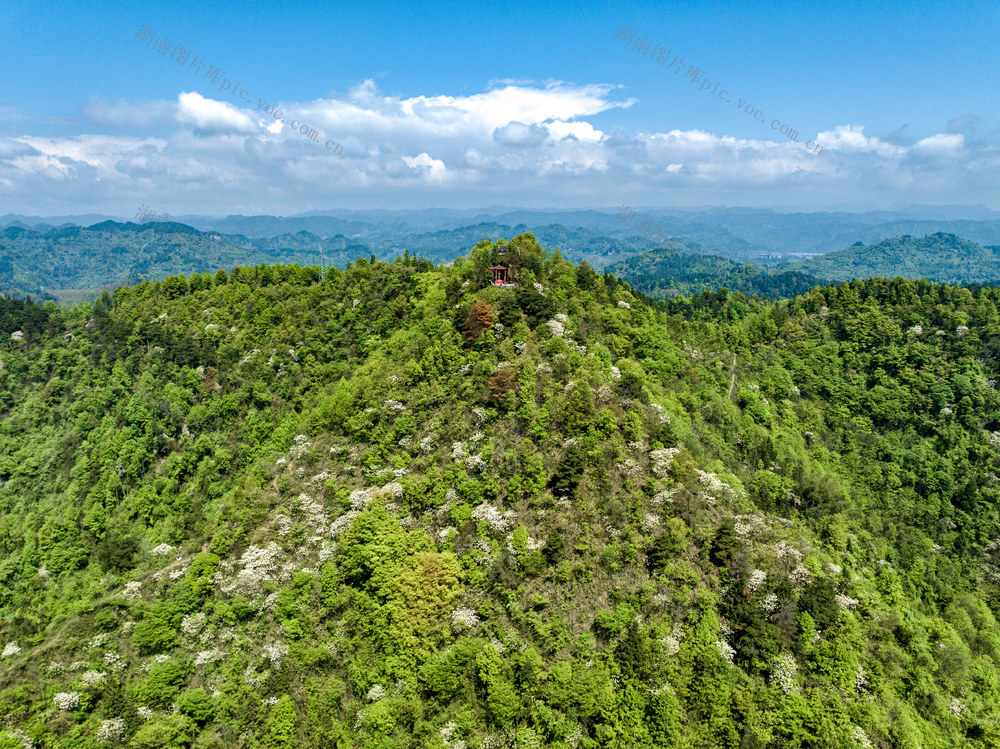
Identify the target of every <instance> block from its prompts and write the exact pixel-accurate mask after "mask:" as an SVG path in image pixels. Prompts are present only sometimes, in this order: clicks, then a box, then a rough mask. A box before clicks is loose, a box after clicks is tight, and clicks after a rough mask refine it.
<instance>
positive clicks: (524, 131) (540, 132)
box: [493, 122, 549, 146]
mask: <svg viewBox="0 0 1000 749" xmlns="http://www.w3.org/2000/svg"><path fill="white" fill-rule="evenodd" d="M548 137H549V131H548V129H547V128H545V127H542V126H541V125H539V124H537V123H534V124H531V125H525V124H524V123H523V122H509V123H507V124H506V125H504V126H503V127H498V128H496V129H495V130H494V131H493V140H494V141H496V142H497V143H499V144H500V145H502V146H538V145H541V144H542V143H543V142H544V141H545V139H546V138H548Z"/></svg>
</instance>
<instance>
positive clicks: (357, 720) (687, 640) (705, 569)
mask: <svg viewBox="0 0 1000 749" xmlns="http://www.w3.org/2000/svg"><path fill="white" fill-rule="evenodd" d="M499 262H505V263H507V264H509V265H510V266H511V267H512V268H514V269H515V272H516V278H517V285H516V288H513V289H500V288H494V287H492V286H491V285H490V273H489V270H488V268H489V267H490V266H491V265H495V264H497V263H499ZM998 302H1000V294H998V292H997V290H996V289H991V288H984V289H980V290H978V291H977V292H976V293H972V292H970V291H969V290H968V289H964V288H959V287H953V286H947V285H942V284H933V283H928V282H912V281H903V280H897V281H885V280H880V279H876V280H870V281H865V282H853V283H849V284H845V285H842V286H827V287H824V288H821V289H816V290H812V291H810V292H809V293H808V294H805V295H802V296H798V297H796V298H794V299H792V300H790V301H781V302H769V301H768V302H764V301H758V300H752V299H751V300H747V299H745V298H744V299H742V300H741V299H739V298H737V297H734V296H732V295H728V294H725V293H720V292H706V293H703V294H701V295H698V296H696V297H694V298H692V299H689V300H674V301H673V302H672V303H671V309H672V310H673V313H668V312H665V311H662V310H657V309H654V308H653V307H651V306H649V305H648V304H647V303H646V301H645V297H644V296H643V295H641V294H639V293H638V292H633V291H632V290H631V289H630V287H629V286H628V285H627V284H624V283H621V282H619V281H616V280H615V279H614V277H613V276H599V275H597V274H596V273H595V272H594V271H593V270H592V269H591V268H590V267H589V266H588V265H586V264H584V263H581V264H580V265H578V266H573V265H571V264H570V263H568V262H566V261H565V260H563V259H561V258H560V257H559V256H558V255H549V254H547V253H545V252H544V251H543V250H542V249H541V247H540V246H539V245H538V244H537V242H536V241H535V239H534V238H533V237H532V236H531V235H523V236H519V237H516V238H514V239H513V240H511V242H510V243H509V245H508V246H507V247H504V246H496V245H494V244H492V243H490V242H481V243H480V244H478V245H477V246H476V247H475V248H474V249H473V250H472V252H471V253H469V259H468V260H467V261H465V262H461V263H457V264H456V266H455V267H451V268H445V269H439V268H435V267H434V266H433V265H432V264H430V263H429V262H426V261H423V260H416V259H414V258H412V257H409V256H404V257H401V258H399V259H397V260H396V261H395V262H394V263H391V264H387V263H384V262H374V263H371V262H368V261H367V260H364V259H362V260H358V261H356V262H354V263H352V264H351V265H350V266H349V267H347V268H345V269H343V270H340V269H328V270H327V272H326V273H325V274H323V273H321V272H320V269H319V268H318V267H310V268H301V267H297V266H259V267H256V268H245V267H240V268H236V269H234V270H233V271H232V272H231V273H227V272H225V271H218V272H216V273H213V274H205V275H203V274H195V275H192V276H173V277H170V278H168V279H166V280H164V281H162V282H160V281H157V282H143V283H140V284H138V285H136V286H133V287H130V288H120V289H118V290H116V291H115V293H114V295H113V296H112V295H110V294H104V295H102V296H101V298H100V299H98V300H97V301H96V302H94V303H93V304H89V303H88V304H82V305H79V306H77V307H75V308H74V309H72V310H61V309H60V308H58V307H56V306H55V305H53V304H51V303H49V304H46V305H44V306H38V305H36V304H29V303H26V302H23V301H18V300H3V302H2V303H0V333H2V338H3V340H2V342H0V409H2V417H3V418H2V419H0V447H2V449H0V555H2V556H0V714H2V715H3V716H4V727H3V729H0V746H3V747H4V748H5V749H6V748H7V747H20V746H27V745H29V744H33V745H35V746H39V747H57V746H58V747H81V748H82V747H98V746H106V745H108V744H112V745H113V744H119V745H123V744H127V745H129V746H134V747H175V746H194V747H269V748H278V747H280V748H285V747H287V748H288V749H292V748H293V747H294V748H298V747H331V746H336V747H344V748H345V749H346V748H347V747H372V748H373V749H374V748H375V747H386V748H387V747H399V748H401V749H402V748H407V749H409V748H411V747H412V748H413V749H417V748H418V747H420V748H423V747H436V748H437V749H458V748H459V747H463V746H464V747H469V749H486V748H490V749H493V748H495V747H537V746H552V747H559V748H560V749H569V748H570V747H575V748H577V749H583V748H586V749H593V748H597V747H638V748H640V749H642V748H647V749H652V748H653V747H669V746H691V747H696V746H697V747H702V746H711V747H731V748H732V749H737V747H782V748H787V747H799V748H801V749H805V748H806V747H834V746H837V747H840V746H842V747H855V746H859V747H860V746H881V747H889V746H894V747H907V748H911V747H912V748H913V749H917V747H929V746H940V747H945V746H946V747H955V748H959V747H997V746H1000V720H998V716H1000V633H998V632H1000V629H998V624H997V618H996V617H997V614H998V611H1000V588H998V583H1000V541H998V536H1000V514H998V502H1000V485H998V482H1000V479H998V472H1000V393H998V392H997V389H996V384H997V381H998V379H1000V373H998V371H997V370H998V354H1000V313H998V310H997V304H998Z"/></svg>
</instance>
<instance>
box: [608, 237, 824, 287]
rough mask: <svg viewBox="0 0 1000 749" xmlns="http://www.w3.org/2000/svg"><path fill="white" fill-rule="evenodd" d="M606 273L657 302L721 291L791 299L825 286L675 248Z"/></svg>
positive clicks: (637, 258) (621, 264)
mask: <svg viewBox="0 0 1000 749" xmlns="http://www.w3.org/2000/svg"><path fill="white" fill-rule="evenodd" d="M604 270H605V272H607V273H613V274H614V275H616V276H618V277H619V278H621V279H622V280H624V281H627V282H628V283H629V284H631V286H632V287H633V288H635V289H638V290H639V291H641V292H643V293H645V294H649V295H650V296H652V297H656V298H670V297H672V296H675V295H677V294H686V295H691V294H697V293H700V292H702V291H705V290H708V289H711V290H714V289H721V288H727V289H729V290H730V291H740V292H743V293H744V294H749V295H754V296H761V297H772V296H776V297H789V296H795V295H797V294H802V293H805V292H807V291H809V290H810V289H812V288H813V287H814V286H821V285H823V283H824V282H823V281H822V280H821V279H819V278H817V277H816V276H811V275H809V274H807V273H802V272H801V271H787V272H782V273H768V272H766V271H763V270H761V269H760V268H757V267H755V266H753V265H740V264H739V263H736V262H734V261H732V260H729V259H728V258H723V257H717V256H714V255H692V254H688V253H682V252H678V251H677V250H675V249H673V248H661V249H655V250H650V251H648V252H644V253H642V254H641V255H636V256H634V257H631V258H627V259H625V260H619V261H618V262H616V263H612V264H611V265H609V266H607V267H606V268H605V269H604Z"/></svg>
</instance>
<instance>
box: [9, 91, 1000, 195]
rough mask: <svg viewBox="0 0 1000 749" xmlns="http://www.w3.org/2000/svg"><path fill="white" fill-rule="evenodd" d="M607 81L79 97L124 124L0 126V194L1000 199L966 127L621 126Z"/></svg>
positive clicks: (96, 118)
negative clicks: (338, 148) (631, 129)
mask: <svg viewBox="0 0 1000 749" xmlns="http://www.w3.org/2000/svg"><path fill="white" fill-rule="evenodd" d="M619 95H620V93H619V91H618V87H616V86H612V85H605V84H592V85H572V84H567V83H565V82H561V81H555V82H552V81H550V82H545V83H537V82H514V81H502V82H497V83H495V84H494V85H493V86H492V87H491V88H489V89H488V90H485V91H482V92H479V93H474V94H471V95H468V96H449V95H436V96H415V97H400V96H390V95H386V94H383V93H381V92H380V91H379V90H378V88H377V86H376V84H375V82H374V81H372V80H366V81H363V82H361V83H359V84H358V85H357V86H355V87H354V88H353V89H351V90H350V91H349V92H347V93H346V94H344V95H341V96H334V97H329V98H322V99H315V100H311V101H304V102H295V101H277V102H276V103H277V106H278V108H280V109H281V110H282V112H283V114H282V119H284V120H285V124H284V125H282V123H280V122H279V121H276V120H274V119H273V118H272V117H271V116H264V115H263V114H261V112H263V110H260V111H259V112H258V110H257V107H256V97H255V98H254V102H253V103H240V102H236V103H233V102H232V101H230V100H225V101H223V100H217V99H214V98H210V97H206V96H202V95H201V94H199V93H197V92H184V93H181V94H180V95H179V96H178V97H177V99H176V100H175V101H154V102H127V101H119V102H115V103H109V102H106V101H104V100H101V99H98V98H95V99H93V100H91V102H90V103H89V104H87V105H86V107H85V108H84V112H85V114H86V115H87V117H88V118H89V120H88V122H89V127H90V129H92V130H100V126H101V125H111V126H115V127H116V128H124V129H126V131H128V129H129V128H133V129H135V132H134V133H133V134H131V135H106V134H102V133H100V132H97V133H94V132H88V133H80V134H72V135H62V136H46V137H39V136H34V135H22V136H18V137H7V138H3V137H0V200H4V202H5V204H6V205H7V206H9V208H8V210H11V211H15V212H17V211H20V212H30V213H33V214H38V213H51V214H59V213H80V212H84V211H101V212H106V213H112V214H117V215H131V213H133V212H134V206H133V205H132V204H133V202H135V201H134V200H133V199H132V198H133V196H134V197H135V198H136V199H137V200H140V199H141V200H143V201H145V202H147V203H149V204H151V205H152V204H155V205H156V206H157V209H158V210H159V211H160V212H161V213H166V212H170V213H173V214H175V215H176V214H183V213H194V212H198V213H218V214H222V215H225V214H228V213H230V212H232V209H233V207H234V206H240V212H243V213H252V212H260V213H271V214H274V213H284V214H289V213H298V212H302V211H308V210H312V209H323V208H329V207H331V206H342V207H363V206H373V205H384V206H386V207H424V206H428V205H439V206H447V205H455V206H476V205H486V204H496V203H507V204H522V205H530V204H531V203H532V202H536V201H537V202H541V203H543V204H545V205H553V206H559V205H564V206H579V205H595V204H596V205H604V204H609V203H617V202H626V203H627V202H638V203H641V204H647V205H648V204H656V203H660V204H677V205H699V204H702V205H703V204H706V203H713V204H719V203H721V202H724V203H727V204H730V205H768V204H770V205H812V206H813V207H816V208H822V207H825V206H828V205H830V204H833V203H838V202H844V201H855V202H857V201H865V202H868V203H870V204H871V205H876V204H885V202H886V201H890V200H891V201H892V202H894V203H896V202H932V203H941V202H954V203H986V204H993V205H998V204H1000V163H998V162H1000V150H998V148H997V144H996V143H993V142H991V143H985V142H983V141H982V140H977V139H974V138H973V137H972V136H970V135H968V134H965V135H964V136H963V135H962V134H959V133H955V132H944V133H930V134H926V135H925V136H924V137H923V139H922V140H916V139H915V138H914V139H908V140H906V141H903V140H902V139H901V138H900V137H898V136H897V135H893V134H889V135H887V136H886V137H885V138H880V137H878V136H874V135H867V134H865V132H864V127H863V126H860V125H853V124H847V125H839V126H837V127H835V128H832V129H831V130H828V131H825V132H821V133H819V134H818V135H817V136H816V140H818V141H819V142H820V143H821V144H822V145H823V146H824V150H823V153H822V154H818V155H817V154H814V153H810V152H809V151H808V150H806V149H805V148H804V143H794V142H791V141H786V140H781V139H780V138H778V137H775V139H774V140H756V139H753V138H740V137H734V136H731V135H727V134H725V133H719V132H711V131H710V130H708V129H688V130H681V129H677V128H671V127H670V123H669V122H667V123H665V126H664V128H663V129H662V130H661V131H659V132H641V133H638V134H629V133H626V132H624V131H623V130H622V129H621V128H620V126H615V125H614V124H613V113H614V110H616V109H621V108H627V107H631V106H632V105H633V104H634V103H635V100H634V99H628V100H627V101H619V100H617V99H616V97H617V96H619ZM597 115H600V118H599V120H598V119H597ZM293 119H294V120H298V123H305V124H307V125H308V126H309V127H313V128H316V130H317V131H318V132H319V135H318V136H317V137H318V138H319V143H316V142H314V141H312V140H310V139H309V138H307V137H305V136H304V135H302V134H301V133H300V132H299V131H298V123H297V124H296V128H295V129H293V128H292V127H291V122H292V120H293ZM609 122H610V123H612V124H610V125H609V124H608V123H609ZM599 123H600V124H599ZM959 125H961V126H963V127H969V128H971V127H973V126H974V125H975V118H973V117H972V116H969V115H963V117H961V118H957V119H956V120H952V121H951V122H949V123H948V124H947V127H948V128H953V129H957V128H958V126H959ZM153 127H155V128H156V130H155V134H156V136H157V137H151V134H150V132H149V130H150V129H151V128H153ZM47 132H48V130H47ZM890 138H891V139H893V140H894V141H898V142H890V141H889V139H890ZM329 139H334V140H335V141H336V143H338V144H341V145H342V146H343V152H342V154H341V155H336V154H335V153H334V152H333V151H331V150H330V149H327V148H325V145H324V144H325V143H326V142H327V141H328V140H329ZM806 139H807V138H806V137H805V136H802V140H803V141H805V140H806ZM914 141H916V142H914ZM432 154H433V155H432ZM123 196H128V206H127V207H126V208H125V209H124V210H123V209H121V208H120V207H119V206H120V203H121V202H122V200H123Z"/></svg>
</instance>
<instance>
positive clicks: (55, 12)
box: [0, 0, 1000, 216]
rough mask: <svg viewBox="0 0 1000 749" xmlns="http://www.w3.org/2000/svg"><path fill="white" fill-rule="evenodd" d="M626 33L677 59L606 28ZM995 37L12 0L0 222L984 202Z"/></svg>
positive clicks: (695, 7) (687, 10)
mask: <svg viewBox="0 0 1000 749" xmlns="http://www.w3.org/2000/svg"><path fill="white" fill-rule="evenodd" d="M622 25H626V26H628V27H630V29H631V30H632V31H634V32H636V34H637V36H638V37H645V38H647V39H648V40H650V41H651V43H652V44H651V50H652V49H654V48H655V46H656V45H661V46H662V47H664V48H666V49H669V50H670V58H669V59H670V60H671V61H672V60H673V58H674V57H679V58H683V60H684V64H683V68H682V69H681V70H682V72H681V73H680V74H675V73H674V72H672V71H669V70H668V69H667V68H666V67H665V66H661V65H659V64H657V63H656V62H655V61H653V60H651V57H652V54H651V53H650V54H646V55H645V56H643V55H641V54H640V52H639V51H637V50H635V49H633V47H632V44H631V43H630V44H629V45H626V44H623V43H622V42H621V41H619V40H617V39H616V38H615V36H616V33H617V32H618V31H619V28H620V27H621V26H622ZM141 27H149V28H151V29H152V30H154V31H155V33H156V36H157V37H158V38H159V37H162V36H164V35H165V36H166V37H167V38H168V39H169V44H170V50H171V52H172V51H173V49H174V46H175V45H176V44H180V45H182V46H183V47H185V48H187V49H188V50H190V52H191V54H192V55H193V56H199V57H203V58H204V67H203V68H202V70H201V73H202V74H203V73H205V72H207V70H208V66H210V65H214V66H216V67H218V68H220V69H221V70H222V71H224V76H223V79H228V80H230V83H231V85H232V84H235V83H236V82H239V84H240V87H239V89H240V91H245V92H246V94H245V97H244V100H243V101H240V99H239V97H238V96H237V95H235V94H233V93H230V92H222V91H220V90H219V86H218V85H215V86H213V85H212V84H211V83H210V81H209V80H208V79H206V78H204V77H203V75H202V74H196V73H195V72H193V69H191V68H189V67H182V66H181V65H179V64H178V63H177V62H176V61H172V60H169V59H168V56H169V53H168V55H161V54H160V53H159V52H156V51H154V49H153V48H152V47H151V46H146V45H144V44H143V43H141V42H140V41H139V40H137V39H135V38H134V37H135V34H136V32H137V31H138V30H139V29H140V28H141ZM998 32H1000V3H996V2H995V0H993V1H992V2H958V3H944V2H936V3H929V2H897V3H893V4H886V5H885V6H883V7H878V6H876V5H874V4H872V3H858V2H835V3H834V2H818V3H801V2H798V3H792V2H764V3H761V2H725V3H723V2H719V3H706V2H673V3H668V4H652V3H615V4H604V3H596V2H594V3H589V2H584V3H582V4H581V3H572V4H571V3H564V2H549V3H542V4H536V3H526V2H518V1H515V2H502V3H500V2H490V3H477V4H471V3H468V4H443V3H421V2H406V3H403V2H384V3H379V4H377V5H374V4H372V5H367V4H361V3H354V4H346V3H343V4H333V3H318V2H296V3H287V2H259V1H253V0H251V1H249V2H247V1H245V0H244V1H242V2H227V1H223V2H203V3H184V4H181V3H176V2H168V1H160V2H130V3H124V2H90V3H87V4H82V3H76V2H73V3H70V2H22V1H21V0H13V1H12V0H7V2H5V3H3V4H2V5H0V56H2V61H0V70H2V71H3V73H2V78H0V81H2V86H0V214H2V213H7V212H11V213H27V214H32V215H54V214H67V213H85V212H100V213H108V214H112V215H122V216H126V215H132V213H134V211H135V210H137V209H138V206H139V204H140V203H144V204H146V205H149V206H150V207H151V208H153V209H156V210H157V211H158V212H159V213H161V214H162V213H173V214H183V213H206V214H217V215H226V214H231V213H245V214H249V213H272V214H284V215H287V214H293V213H299V212H304V211H309V210H322V209H327V208H369V207H382V208H421V207H430V206H442V207H461V208H473V207H479V206H487V205H498V204H504V205H510V206H524V207H566V208H573V207H595V206H614V205H618V204H621V203H630V204H633V205H642V206H654V205H655V206H705V205H728V206H739V205H745V206H770V207H776V208H780V209H786V210H793V209H797V210H828V209H849V210H866V209H871V208H890V207H894V206H898V205H903V204H909V203H925V204H982V205H986V206H988V207H990V208H992V209H1000V97H998V96H997V91H1000V85H998V84H1000V80H998V79H1000V63H998V61H997V60H998V58H1000V55H998V51H1000V50H998V47H1000V44H998V41H997V40H998V38H1000V33H998ZM633 40H634V39H633ZM191 59H192V58H189V61H190V60H191ZM692 65H693V66H696V68H697V70H696V71H695V72H697V73H699V74H700V75H701V76H702V77H703V79H708V80H710V81H711V82H712V83H711V87H709V88H708V90H707V91H700V90H699V88H698V85H692V84H691V83H690V82H689V80H688V79H686V78H685V77H684V76H685V74H691V72H692V71H691V66H692ZM678 66H679V63H678ZM221 80H222V79H220V82H221ZM713 90H717V91H723V90H724V91H726V92H728V97H727V98H728V99H729V103H726V102H725V101H723V100H722V99H720V98H719V96H718V95H715V96H713V95H712V93H711V91H713ZM740 99H742V100H744V104H747V103H750V104H752V105H753V106H752V107H751V110H750V111H751V113H750V114H747V113H744V112H743V111H740V110H739V109H738V107H737V102H738V101H739V100H740ZM261 100H263V101H264V102H267V103H269V104H274V105H277V106H278V107H279V108H280V109H281V111H282V115H281V117H280V119H284V120H285V122H284V123H281V122H279V121H278V120H276V119H274V117H272V116H271V115H268V114H266V112H265V109H264V107H263V106H260V107H259V104H260V102H261ZM755 111H756V115H755V114H753V112H755ZM755 117H756V118H755ZM293 119H297V120H298V121H299V122H303V123H307V125H308V126H309V127H314V128H315V129H316V130H317V132H318V135H319V142H318V143H317V142H313V141H311V140H309V139H308V138H307V137H306V136H305V135H303V134H301V133H299V132H298V131H293V130H292V129H291V124H292V120H293ZM775 121H778V122H779V123H785V124H787V125H788V126H791V127H793V128H795V130H796V131H797V132H798V133H799V140H800V142H799V143H795V142H790V141H788V140H787V139H786V138H784V137H783V136H782V135H780V133H779V131H778V130H777V129H772V128H771V124H772V123H773V122H775ZM307 129H308V127H307ZM810 140H812V141H813V142H814V143H815V142H818V143H820V144H821V145H822V151H821V152H817V153H814V152H811V151H810V150H807V148H806V145H805V144H806V143H807V142H808V141H810ZM331 142H332V143H333V146H332V149H333V150H332V151H331V150H330V148H328V147H327V146H329V144H330V143H331ZM338 146H339V147H340V149H341V152H340V153H338V152H337V148H338ZM813 150H814V151H818V149H817V148H814V149H813Z"/></svg>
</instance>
